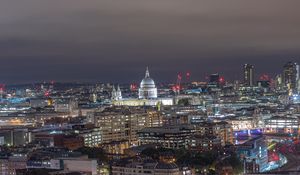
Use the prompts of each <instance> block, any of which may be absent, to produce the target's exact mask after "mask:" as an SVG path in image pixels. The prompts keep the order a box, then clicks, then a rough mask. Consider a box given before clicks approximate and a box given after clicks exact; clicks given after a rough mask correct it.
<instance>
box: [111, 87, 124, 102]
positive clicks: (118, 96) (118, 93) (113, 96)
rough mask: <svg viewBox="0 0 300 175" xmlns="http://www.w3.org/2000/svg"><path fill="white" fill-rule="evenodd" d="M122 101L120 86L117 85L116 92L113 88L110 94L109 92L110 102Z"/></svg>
mask: <svg viewBox="0 0 300 175" xmlns="http://www.w3.org/2000/svg"><path fill="white" fill-rule="evenodd" d="M121 99H122V92H121V89H120V86H119V85H118V88H117V90H116V88H115V86H113V89H112V92H111V100H121Z"/></svg>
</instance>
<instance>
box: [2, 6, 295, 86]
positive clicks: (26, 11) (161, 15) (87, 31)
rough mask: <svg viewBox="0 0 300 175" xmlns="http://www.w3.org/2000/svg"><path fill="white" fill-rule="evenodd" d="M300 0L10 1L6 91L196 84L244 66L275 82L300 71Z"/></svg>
mask: <svg viewBox="0 0 300 175" xmlns="http://www.w3.org/2000/svg"><path fill="white" fill-rule="evenodd" d="M299 5H300V1H297V0H287V1H282V0H265V1H260V0H252V1H240V0H228V1H214V0H213V1H205V0H203V1H199V0H195V1H192V0H188V1H182V0H151V1H149V0H112V1H111V0H107V1H104V0H84V1H82V0H59V1H58V0H57V1H56V0H51V1H50V0H43V1H40V0H26V1H17V0H3V1H1V2H0V26H1V27H0V53H1V54H0V61H1V69H0V81H1V82H5V83H19V82H33V81H43V80H52V79H55V80H57V81H105V82H131V81H133V80H135V81H139V79H140V78H141V76H143V73H144V69H145V67H146V66H150V68H151V73H152V75H153V77H154V78H155V79H156V80H158V81H174V79H175V78H176V73H177V72H179V71H187V70H189V71H191V72H192V74H193V78H194V79H198V80H201V79H202V80H203V78H204V77H205V75H207V74H209V73H214V72H220V73H222V74H224V75H225V76H226V77H229V78H230V79H233V78H240V77H241V75H240V74H241V65H242V64H243V63H246V62H247V63H252V64H254V65H255V66H256V72H257V73H258V74H260V73H269V74H271V75H275V74H276V73H280V72H281V69H282V65H283V64H284V63H285V62H286V61H288V60H293V61H299V62H300V58H299V54H300V50H299V47H300V37H299V36H300V18H299V16H300V11H299V10H298V7H299Z"/></svg>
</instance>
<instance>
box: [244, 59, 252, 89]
mask: <svg viewBox="0 0 300 175" xmlns="http://www.w3.org/2000/svg"><path fill="white" fill-rule="evenodd" d="M253 69H254V66H253V65H251V64H245V65H244V83H245V85H246V86H253V85H254V71H253Z"/></svg>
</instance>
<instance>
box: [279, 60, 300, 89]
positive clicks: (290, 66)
mask: <svg viewBox="0 0 300 175" xmlns="http://www.w3.org/2000/svg"><path fill="white" fill-rule="evenodd" d="M282 78H283V84H284V85H285V86H286V87H288V89H289V90H291V91H295V90H297V86H298V81H299V65H298V64H297V63H293V62H287V63H286V64H285V65H284V66H283V77H282Z"/></svg>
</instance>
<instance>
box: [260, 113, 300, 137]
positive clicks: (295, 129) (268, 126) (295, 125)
mask: <svg viewBox="0 0 300 175" xmlns="http://www.w3.org/2000/svg"><path fill="white" fill-rule="evenodd" d="M264 132H265V133H287V134H297V133H299V119H298V117H291V116H285V117H283V116H273V117H271V118H269V119H266V120H265V128H264Z"/></svg>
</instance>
